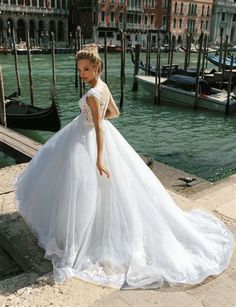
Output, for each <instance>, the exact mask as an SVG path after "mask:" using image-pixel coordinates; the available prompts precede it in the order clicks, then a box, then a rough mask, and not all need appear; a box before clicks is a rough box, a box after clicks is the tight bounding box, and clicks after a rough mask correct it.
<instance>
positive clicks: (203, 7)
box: [202, 5, 205, 16]
mask: <svg viewBox="0 0 236 307" xmlns="http://www.w3.org/2000/svg"><path fill="white" fill-rule="evenodd" d="M204 9H205V6H204V5H203V6H202V16H204Z"/></svg>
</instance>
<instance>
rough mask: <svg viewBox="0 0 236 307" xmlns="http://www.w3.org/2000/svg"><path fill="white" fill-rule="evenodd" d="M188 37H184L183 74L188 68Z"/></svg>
mask: <svg viewBox="0 0 236 307" xmlns="http://www.w3.org/2000/svg"><path fill="white" fill-rule="evenodd" d="M189 40H190V39H189V35H187V36H186V45H185V55H184V72H185V73H186V71H187V68H188V50H189V44H190V43H189Z"/></svg>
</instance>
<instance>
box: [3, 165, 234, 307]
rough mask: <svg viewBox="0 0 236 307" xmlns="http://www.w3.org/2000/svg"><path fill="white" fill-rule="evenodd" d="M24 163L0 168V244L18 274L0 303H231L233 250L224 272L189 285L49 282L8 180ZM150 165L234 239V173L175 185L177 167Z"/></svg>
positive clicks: (179, 199)
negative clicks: (125, 288)
mask: <svg viewBox="0 0 236 307" xmlns="http://www.w3.org/2000/svg"><path fill="white" fill-rule="evenodd" d="M24 167H25V165H24V164H19V165H16V166H11V167H6V168H4V169H1V170H0V214H1V215H0V245H1V246H3V248H4V249H7V250H8V253H9V254H10V256H11V257H12V259H13V260H15V261H16V262H17V263H18V264H19V265H20V267H21V268H22V270H23V271H24V272H22V273H20V274H18V275H17V276H15V277H13V278H8V279H4V280H3V281H0V306H19V307H26V306H29V307H34V306H35V307H36V306H57V307H59V306H63V307H64V306H68V307H73V306H82V307H86V306H96V307H98V306H99V307H106V306H107V307H123V306H124V307H126V306H132V307H133V306H134V307H139V306H140V307H141V306H142V307H144V306H157V307H173V306H175V307H190V306H191V307H224V306H225V307H235V306H236V294H235V289H236V253H234V255H233V257H232V260H231V263H230V265H229V267H228V268H227V270H226V271H225V272H224V273H222V274H221V275H220V276H218V277H216V278H214V277H209V278H208V279H207V280H205V281H204V282H203V283H201V284H199V285H194V286H185V287H183V286H182V287H176V288H163V289H159V290H132V291H121V290H116V289H110V288H104V287H99V286H94V285H92V284H89V283H86V282H83V281H81V280H79V279H71V280H68V281H66V282H65V283H64V284H55V283H54V281H53V278H52V274H51V263H50V262H49V261H46V260H45V259H44V258H43V250H42V249H40V248H39V247H38V246H37V242H36V239H35V238H34V237H33V236H32V234H31V233H30V232H29V230H28V229H27V227H26V225H25V223H24V221H23V220H22V219H21V217H19V215H18V214H17V212H16V210H15V208H14V205H13V199H14V191H13V188H12V182H13V179H14V178H15V177H16V175H17V174H19V173H20V172H21V171H22V169H23V168H24ZM151 167H152V169H153V171H154V172H155V173H158V177H159V179H160V180H161V182H162V183H163V184H164V186H165V187H166V188H167V189H168V190H169V192H170V194H171V196H172V197H173V198H174V200H175V201H176V203H177V204H178V205H179V206H180V207H181V208H182V209H183V210H190V209H193V208H199V207H201V208H204V209H206V210H209V211H211V212H213V213H214V214H215V215H217V216H218V217H219V218H220V219H221V220H223V221H224V222H225V223H226V224H227V225H228V227H229V228H230V229H231V230H232V232H233V233H234V235H235V237H236V175H233V176H231V177H229V178H227V179H226V180H223V181H221V182H220V183H217V184H211V183H209V182H207V181H204V180H201V179H200V178H197V182H196V184H195V185H193V187H190V188H189V187H186V186H184V185H181V184H180V182H179V181H178V177H180V176H184V175H186V174H185V173H183V172H182V171H178V170H175V169H172V168H169V167H167V166H165V165H162V164H160V163H156V162H154V163H153V164H152V166H151Z"/></svg>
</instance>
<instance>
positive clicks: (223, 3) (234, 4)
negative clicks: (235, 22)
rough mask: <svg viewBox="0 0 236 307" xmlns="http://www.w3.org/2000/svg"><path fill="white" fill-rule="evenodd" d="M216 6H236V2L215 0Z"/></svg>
mask: <svg viewBox="0 0 236 307" xmlns="http://www.w3.org/2000/svg"><path fill="white" fill-rule="evenodd" d="M214 6H222V7H224V8H236V2H235V1H234V0H232V1H230V2H229V1H222V0H219V1H218V0H215V2H214Z"/></svg>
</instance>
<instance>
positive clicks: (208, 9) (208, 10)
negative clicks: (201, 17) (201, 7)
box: [207, 5, 210, 16]
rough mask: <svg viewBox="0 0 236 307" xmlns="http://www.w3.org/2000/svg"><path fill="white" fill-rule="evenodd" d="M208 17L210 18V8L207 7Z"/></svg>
mask: <svg viewBox="0 0 236 307" xmlns="http://www.w3.org/2000/svg"><path fill="white" fill-rule="evenodd" d="M207 16H210V6H209V5H208V7H207Z"/></svg>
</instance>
